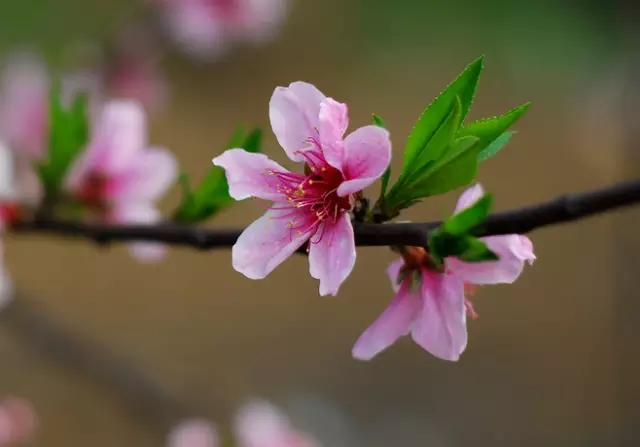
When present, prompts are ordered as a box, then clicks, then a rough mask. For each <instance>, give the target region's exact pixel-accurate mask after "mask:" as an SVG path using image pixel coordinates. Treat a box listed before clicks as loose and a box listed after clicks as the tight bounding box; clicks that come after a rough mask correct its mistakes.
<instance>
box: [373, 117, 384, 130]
mask: <svg viewBox="0 0 640 447" xmlns="http://www.w3.org/2000/svg"><path fill="white" fill-rule="evenodd" d="M373 124H375V125H376V126H379V127H382V128H384V127H386V126H385V125H384V121H382V118H380V117H379V116H378V115H376V114H374V115H373Z"/></svg>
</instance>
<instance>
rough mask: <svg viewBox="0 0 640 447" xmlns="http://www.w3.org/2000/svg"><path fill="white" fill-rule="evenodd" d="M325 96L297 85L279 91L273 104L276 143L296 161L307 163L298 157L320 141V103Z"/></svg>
mask: <svg viewBox="0 0 640 447" xmlns="http://www.w3.org/2000/svg"><path fill="white" fill-rule="evenodd" d="M323 99H324V95H323V94H322V93H321V92H320V91H319V90H318V89H317V88H316V87H315V86H313V85H311V84H308V83H306V82H294V83H292V84H291V85H289V87H276V89H275V90H274V92H273V95H272V96H271V100H270V101H269V120H270V122H271V128H272V130H273V133H274V135H275V136H276V139H277V140H278V143H279V144H280V146H281V147H282V148H283V149H284V151H285V152H286V154H287V156H288V157H289V158H290V159H291V160H293V161H303V160H304V158H303V157H302V156H301V155H300V154H298V153H297V151H299V150H300V149H302V148H305V147H309V145H310V144H309V142H308V139H309V138H310V137H317V131H316V129H317V127H318V117H319V113H320V102H321V101H322V100H323Z"/></svg>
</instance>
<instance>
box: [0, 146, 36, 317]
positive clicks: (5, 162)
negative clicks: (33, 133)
mask: <svg viewBox="0 0 640 447" xmlns="http://www.w3.org/2000/svg"><path fill="white" fill-rule="evenodd" d="M14 161H15V154H14V153H12V152H11V151H10V150H9V149H8V148H7V147H6V146H5V145H4V144H2V143H0V235H1V234H2V233H4V230H5V228H6V227H7V226H8V225H10V224H11V222H12V221H13V220H15V219H16V218H18V217H20V212H21V206H20V204H19V201H25V202H27V201H29V199H30V198H29V197H28V196H26V195H24V194H23V193H22V192H21V191H20V186H21V185H20V184H18V183H17V182H16V176H17V174H18V175H20V174H21V173H16V167H15V162H14ZM3 251H4V247H3V244H2V239H0V309H2V308H3V307H5V306H6V305H8V304H9V303H10V302H11V299H12V295H13V286H12V281H11V276H9V272H8V271H7V269H6V267H5V266H4V259H3V257H4V253H3Z"/></svg>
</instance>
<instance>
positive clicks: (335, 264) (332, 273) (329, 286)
mask: <svg viewBox="0 0 640 447" xmlns="http://www.w3.org/2000/svg"><path fill="white" fill-rule="evenodd" d="M323 225H324V226H325V227H324V229H323V228H320V229H319V230H318V234H322V236H321V239H320V241H315V240H314V239H315V237H313V238H311V243H310V247H309V272H310V273H311V276H313V277H314V278H316V279H319V280H320V295H321V296H325V295H329V294H331V295H336V294H337V293H338V289H339V288H340V285H341V284H342V283H343V282H344V280H345V279H347V277H348V276H349V274H350V273H351V271H352V270H353V266H354V265H355V263H356V244H355V240H354V236H353V226H352V225H351V218H350V217H349V214H347V213H344V214H342V216H340V217H339V218H338V220H337V221H336V223H335V224H334V223H329V222H328V221H325V222H324V224H323ZM323 231H324V233H323Z"/></svg>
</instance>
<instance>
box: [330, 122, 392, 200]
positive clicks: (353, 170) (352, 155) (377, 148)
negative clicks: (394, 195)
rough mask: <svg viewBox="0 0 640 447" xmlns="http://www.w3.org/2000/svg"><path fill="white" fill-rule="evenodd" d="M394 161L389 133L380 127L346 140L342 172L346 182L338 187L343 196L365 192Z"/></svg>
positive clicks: (374, 127) (352, 135) (359, 130)
mask: <svg viewBox="0 0 640 447" xmlns="http://www.w3.org/2000/svg"><path fill="white" fill-rule="evenodd" d="M390 162H391V140H390V138H389V132H388V131H387V130H386V129H383V128H381V127H378V126H364V127H361V128H359V129H357V130H355V131H354V132H352V133H350V134H349V135H347V137H346V138H345V140H344V159H343V165H342V172H343V174H344V175H345V177H346V179H347V180H346V181H345V182H344V183H342V184H341V185H340V186H339V187H338V195H339V196H342V197H344V196H347V195H349V194H353V193H355V192H357V191H361V190H362V189H364V188H366V187H367V186H369V185H371V184H372V183H373V182H374V181H376V180H377V179H378V178H379V177H380V176H381V175H382V174H383V173H384V171H385V170H386V169H387V167H388V166H389V163H390Z"/></svg>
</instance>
